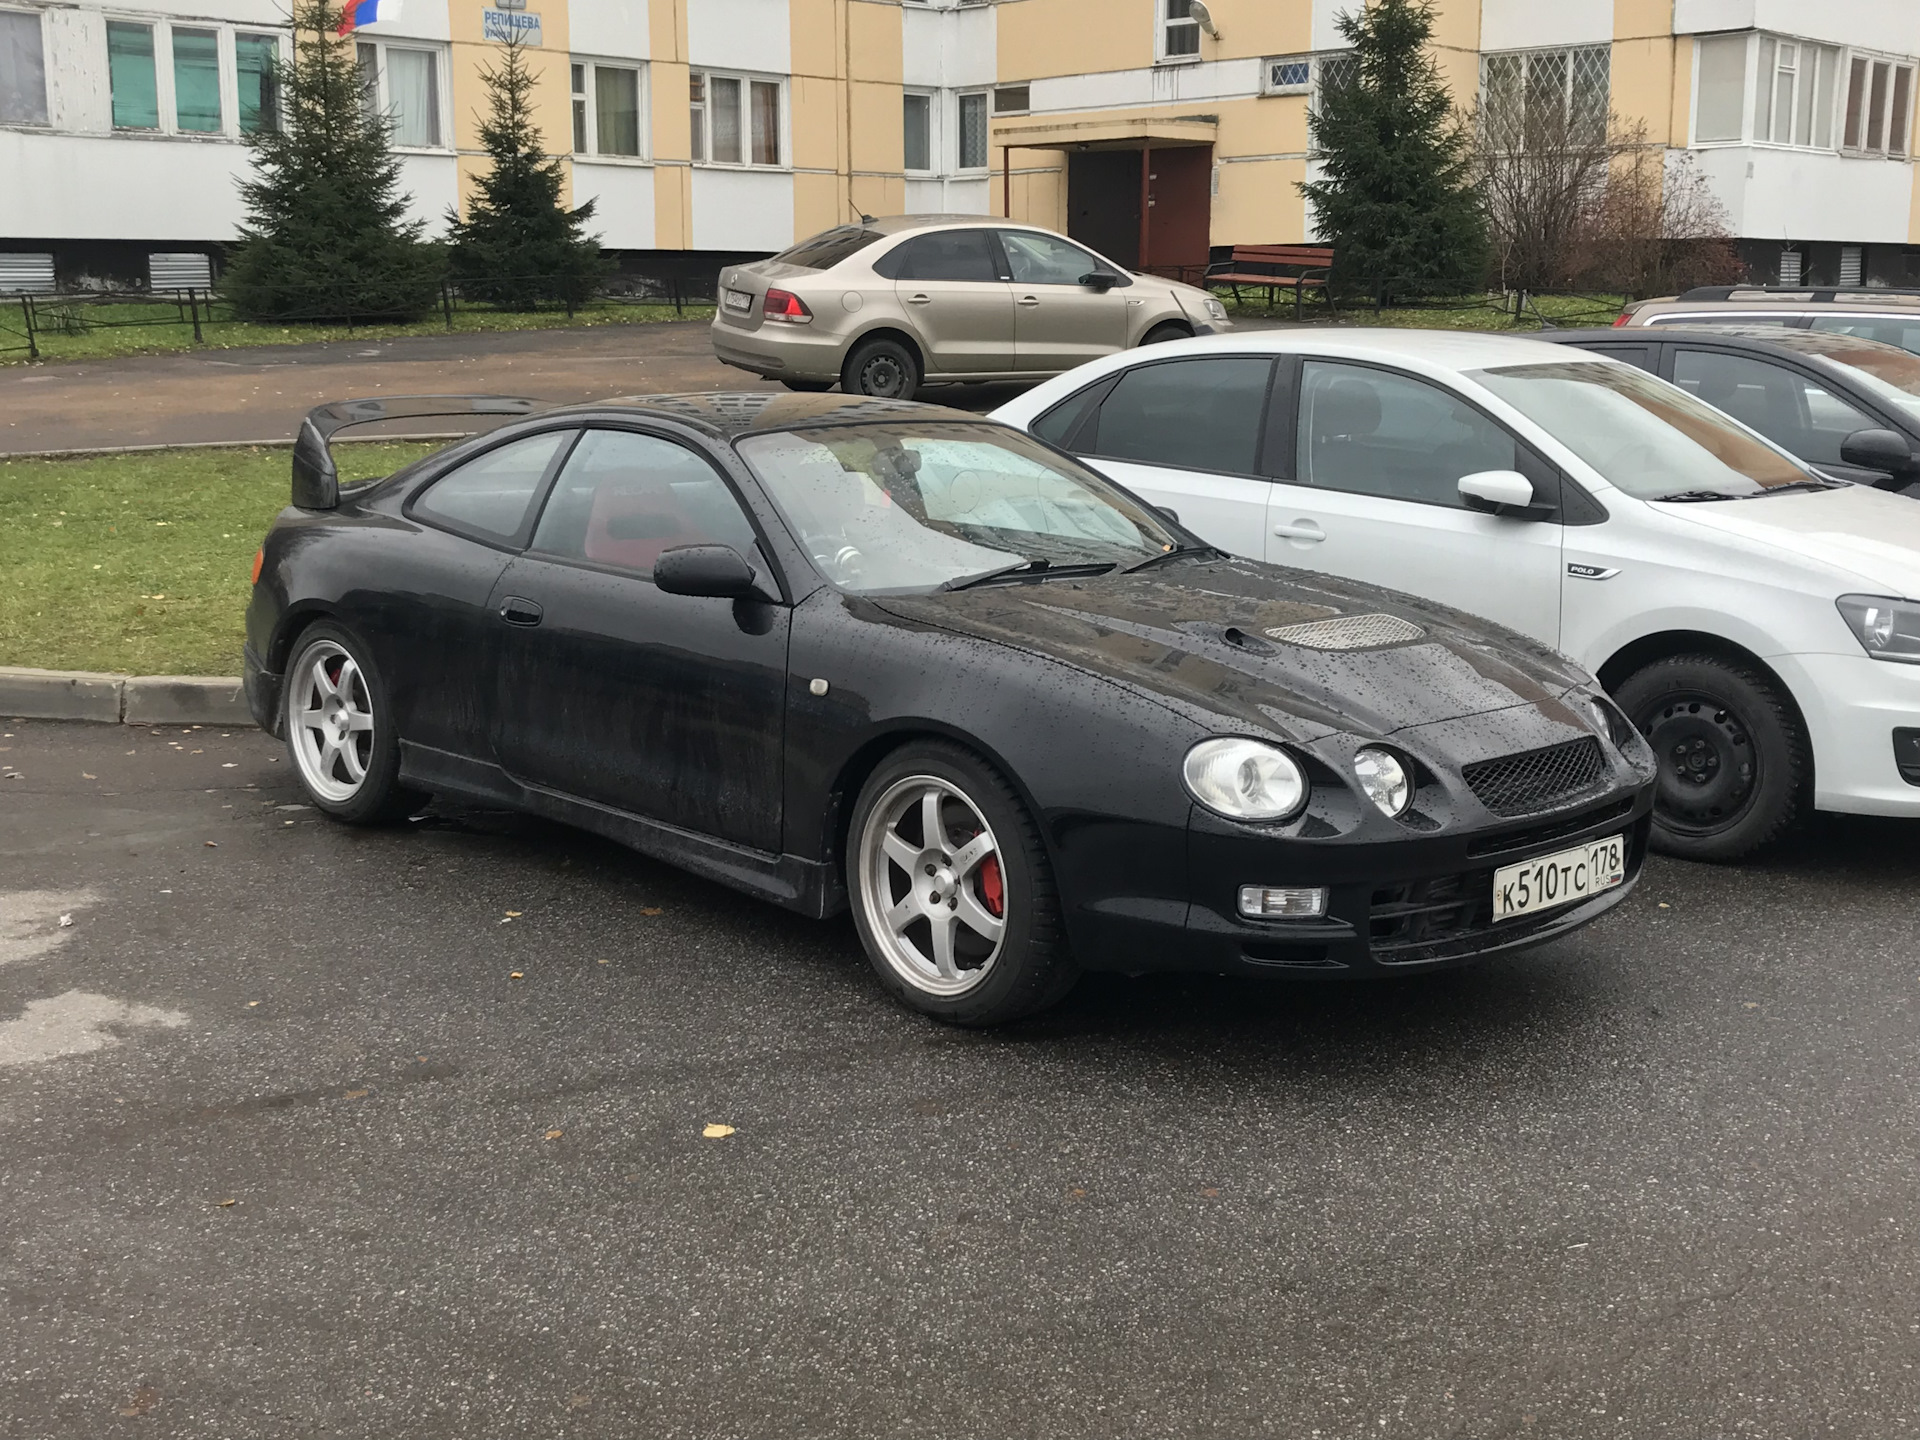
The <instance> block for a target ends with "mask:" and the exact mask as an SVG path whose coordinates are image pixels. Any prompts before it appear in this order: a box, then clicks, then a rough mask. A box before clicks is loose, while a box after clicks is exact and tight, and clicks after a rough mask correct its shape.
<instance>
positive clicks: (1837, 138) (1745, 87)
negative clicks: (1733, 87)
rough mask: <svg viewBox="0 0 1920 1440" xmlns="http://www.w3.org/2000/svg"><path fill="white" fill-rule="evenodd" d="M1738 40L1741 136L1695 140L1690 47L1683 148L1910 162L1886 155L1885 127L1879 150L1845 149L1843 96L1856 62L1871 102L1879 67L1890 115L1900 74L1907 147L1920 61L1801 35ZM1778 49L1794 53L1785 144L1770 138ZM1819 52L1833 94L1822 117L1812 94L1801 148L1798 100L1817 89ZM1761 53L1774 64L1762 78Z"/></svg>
mask: <svg viewBox="0 0 1920 1440" xmlns="http://www.w3.org/2000/svg"><path fill="white" fill-rule="evenodd" d="M1713 38H1721V37H1713ZM1740 38H1741V39H1742V40H1744V41H1745V56H1746V69H1745V72H1744V78H1743V81H1742V86H1741V96H1740V133H1739V135H1738V136H1737V137H1733V138H1728V139H1716V140H1702V139H1701V138H1700V62H1701V54H1702V47H1701V46H1700V45H1695V46H1694V47H1693V84H1692V91H1693V98H1692V104H1691V106H1690V109H1691V112H1692V113H1691V114H1690V115H1689V116H1688V120H1687V135H1688V148H1690V149H1697V150H1713V149H1723V148H1727V147H1731V146H1739V145H1750V146H1756V147H1759V148H1761V149H1767V150H1797V151H1801V152H1802V153H1808V154H1815V155H1836V154H1838V155H1845V156H1847V157H1849V158H1850V159H1868V160H1885V159H1892V160H1900V161H1906V160H1911V159H1912V158H1913V157H1912V155H1911V154H1910V153H1896V152H1894V151H1892V150H1891V147H1890V146H1889V144H1888V143H1887V142H1888V141H1889V140H1890V139H1891V135H1892V126H1891V124H1890V123H1889V124H1888V125H1887V127H1886V133H1883V134H1882V136H1881V145H1880V147H1879V148H1878V149H1870V148H1868V147H1867V146H1866V145H1865V144H1864V143H1862V144H1859V145H1849V144H1847V134H1846V130H1847V95H1848V92H1849V90H1850V88H1851V86H1852V84H1853V65H1854V62H1855V61H1856V60H1859V61H1862V62H1864V63H1865V64H1866V66H1867V67H1868V68H1867V84H1868V86H1869V92H1868V98H1869V99H1871V86H1872V75H1873V69H1872V67H1873V66H1875V65H1878V64H1884V65H1887V66H1889V67H1891V70H1890V73H1889V76H1888V84H1887V96H1886V101H1885V104H1886V108H1887V110H1888V111H1891V109H1892V106H1893V100H1894V91H1895V84H1894V80H1895V76H1896V75H1897V73H1898V72H1899V71H1901V70H1905V71H1907V72H1908V75H1909V79H1908V82H1907V116H1906V122H1907V123H1906V129H1905V132H1904V136H1903V139H1904V141H1905V143H1907V144H1909V145H1910V144H1911V139H1912V128H1913V112H1914V106H1915V102H1916V99H1917V98H1920V61H1916V59H1915V57H1913V56H1911V55H1892V54H1888V53H1885V52H1883V51H1877V50H1863V49H1861V48H1859V47H1858V46H1851V47H1850V46H1844V45H1832V44H1828V43H1826V42H1824V41H1819V40H1809V39H1807V38H1806V37H1805V36H1802V35H1786V34H1782V33H1780V32H1779V31H1774V30H1750V31H1747V32H1746V33H1745V34H1744V35H1742V36H1741V37H1740ZM1783 45H1790V46H1793V47H1794V50H1795V53H1794V86H1793V102H1792V110H1793V114H1792V115H1790V117H1789V120H1788V129H1787V138H1786V139H1785V140H1776V139H1774V138H1773V137H1774V134H1775V133H1776V132H1777V129H1778V122H1779V116H1778V115H1777V114H1776V113H1775V112H1776V110H1777V108H1778V107H1777V105H1776V101H1777V98H1778V96H1777V93H1776V90H1775V84H1776V80H1777V77H1778V76H1779V74H1780V71H1781V65H1780V47H1781V46H1783ZM1768 47H1771V49H1770V50H1769V49H1768ZM1822 52H1824V53H1826V54H1828V55H1830V56H1832V58H1833V63H1834V67H1835V70H1834V79H1833V93H1832V95H1830V96H1829V97H1828V105H1827V109H1826V111H1825V112H1824V114H1823V113H1821V112H1820V111H1819V92H1818V90H1817V89H1816V91H1815V93H1814V103H1813V112H1812V118H1811V124H1810V127H1809V133H1808V136H1807V139H1806V141H1805V143H1802V142H1800V141H1798V140H1796V139H1794V138H1793V137H1794V134H1795V128H1796V127H1797V125H1798V111H1799V106H1800V99H1801V96H1802V95H1803V94H1804V88H1803V87H1805V86H1807V85H1817V84H1818V70H1817V64H1818V62H1817V60H1816V59H1815V58H1814V57H1815V56H1816V55H1818V54H1819V53H1822ZM1763 53H1770V54H1771V56H1772V59H1773V63H1772V65H1771V67H1770V68H1769V69H1768V72H1767V73H1766V74H1765V75H1762V74H1761V73H1760V60H1761V56H1762V54H1763ZM1762 86H1765V87H1766V91H1765V94H1766V96H1767V121H1768V124H1767V133H1765V134H1762V133H1761V132H1760V124H1759V120H1760V100H1761V95H1762V89H1761V87H1762ZM1888 119H1889V121H1890V119H1891V117H1890V116H1889V117H1888ZM1823 120H1824V123H1825V126H1826V131H1827V143H1826V144H1824V145H1823V144H1821V143H1819V139H1818V137H1819V134H1820V130H1821V126H1822V122H1823ZM1869 128H1870V127H1869V126H1868V125H1867V124H1866V123H1865V122H1864V120H1863V123H1862V125H1861V139H1862V141H1864V140H1865V138H1866V135H1867V134H1868V132H1869Z"/></svg>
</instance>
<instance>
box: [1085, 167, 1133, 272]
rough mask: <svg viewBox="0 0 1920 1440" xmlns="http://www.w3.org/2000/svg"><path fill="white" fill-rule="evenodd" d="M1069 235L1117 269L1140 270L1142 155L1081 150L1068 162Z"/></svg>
mask: <svg viewBox="0 0 1920 1440" xmlns="http://www.w3.org/2000/svg"><path fill="white" fill-rule="evenodd" d="M1067 234H1069V235H1071V236H1072V237H1073V238H1074V239H1076V240H1078V241H1079V242H1080V243H1081V244H1082V245H1091V246H1092V247H1093V248H1094V249H1095V250H1098V251H1099V252H1100V253H1101V254H1102V255H1107V256H1111V257H1112V259H1113V262H1114V263H1115V264H1116V265H1124V266H1126V267H1127V269H1129V270H1137V269H1139V268H1140V152H1139V151H1138V150H1079V151H1073V152H1071V153H1069V154H1068V156H1067Z"/></svg>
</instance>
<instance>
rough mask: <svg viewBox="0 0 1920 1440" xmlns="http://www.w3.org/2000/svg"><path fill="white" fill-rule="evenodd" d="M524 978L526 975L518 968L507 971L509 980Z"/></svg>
mask: <svg viewBox="0 0 1920 1440" xmlns="http://www.w3.org/2000/svg"><path fill="white" fill-rule="evenodd" d="M526 978H527V977H526V976H524V975H522V974H521V973H520V972H519V971H518V970H512V971H509V972H508V973H507V979H509V980H524V979H526Z"/></svg>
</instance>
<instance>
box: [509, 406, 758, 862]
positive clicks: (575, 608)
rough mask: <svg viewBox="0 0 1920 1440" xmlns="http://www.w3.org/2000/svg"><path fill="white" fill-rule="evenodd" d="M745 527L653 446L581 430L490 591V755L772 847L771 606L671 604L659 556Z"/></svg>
mask: <svg viewBox="0 0 1920 1440" xmlns="http://www.w3.org/2000/svg"><path fill="white" fill-rule="evenodd" d="M756 540H757V537H756V535H755V532H754V529H753V525H752V523H751V522H750V521H749V520H748V519H747V517H746V515H745V513H744V512H743V511H742V510H741V508H740V503H739V501H738V500H736V499H735V498H734V495H733V492H732V491H731V490H730V489H729V488H728V487H727V484H726V482H725V481H724V480H722V479H721V477H720V475H719V474H718V473H717V472H716V471H715V470H714V469H713V467H712V466H710V465H709V464H708V463H707V462H706V461H705V460H704V459H702V458H701V457H700V456H698V455H696V454H695V453H694V452H693V451H691V450H689V449H686V448H685V447H683V446H681V445H678V444H676V443H674V442H673V441H670V440H666V439H663V438H661V437H658V436H654V435H643V434H637V433H634V432H631V431H625V430H589V431H587V432H586V434H585V435H584V436H583V437H582V439H581V441H580V443H579V445H577V446H576V447H574V451H573V453H572V454H571V455H570V456H569V457H568V458H567V463H566V466H565V468H564V469H563V470H562V471H561V472H560V478H559V479H558V480H557V481H556V482H555V483H554V487H553V494H552V497H551V498H550V499H549V500H548V502H547V505H546V509H545V510H544V511H543V512H542V514H541V516H540V523H539V526H538V528H537V529H536V530H535V532H534V536H533V545H532V548H531V549H530V550H529V551H528V552H527V553H526V554H524V555H522V556H521V557H520V558H518V559H516V560H515V561H514V562H513V563H512V564H511V565H509V566H508V567H507V570H506V573H505V574H504V575H502V576H501V577H500V580H499V583H498V584H497V585H496V586H495V587H494V594H493V609H494V611H495V614H496V621H495V623H496V624H497V625H498V627H499V633H500V634H501V636H502V639H503V643H502V646H501V656H502V660H501V665H500V671H499V684H498V690H497V694H496V699H495V710H496V721H495V732H494V753H495V755H496V756H497V758H498V759H499V761H500V763H501V764H502V765H503V766H505V767H506V769H507V772H508V773H509V774H511V775H513V776H514V777H515V778H517V779H520V780H525V781H529V782H531V783H533V784H536V785H541V786H545V787H547V788H549V789H552V790H558V791H561V792H563V793H565V794H568V795H574V796H578V797H580V798H582V799H587V800H593V801H597V802H599V803H600V804H603V805H611V806H613V807H615V808H617V809H620V810H625V811H628V812H630V813H633V814H637V815H645V816H648V817H650V818H652V819H656V820H664V821H666V822H667V823H669V824H672V825H678V826H680V827H682V828H684V829H687V830H693V831H697V832H699V833H700V834H703V835H712V836H717V837H719V838H721V839H724V840H731V841H734V842H735V843H737V844H741V845H749V846H752V847H753V848H755V849H758V850H769V851H778V850H779V848H780V819H781V808H780V796H781V785H782V776H783V771H782V745H783V736H784V726H785V713H786V670H787V626H788V616H789V611H788V610H787V608H786V607H785V606H783V605H769V604H762V603H760V602H758V601H746V600H741V601H732V600H715V599H705V598H700V597H696V596H691V595H667V594H663V593H662V592H661V591H659V590H658V589H656V588H655V587H654V583H653V580H652V578H651V577H652V571H653V564H654V561H655V560H657V559H658V558H659V557H660V553H661V552H662V551H663V550H666V549H668V548H670V547H672V546H675V545H697V544H717V545H730V546H732V547H734V548H735V549H737V550H739V551H740V552H741V554H743V555H745V556H747V557H748V558H749V559H750V560H751V561H752V562H753V563H754V564H755V565H756V566H760V565H762V561H761V560H760V558H759V557H758V556H757V553H756V550H755V543H756Z"/></svg>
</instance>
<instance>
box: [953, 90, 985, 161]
mask: <svg viewBox="0 0 1920 1440" xmlns="http://www.w3.org/2000/svg"><path fill="white" fill-rule="evenodd" d="M973 99H978V100H979V101H980V123H981V125H982V126H983V127H984V128H985V133H984V134H982V135H981V137H980V140H981V149H982V151H983V152H984V153H983V155H982V156H981V160H980V163H979V164H978V165H969V164H967V163H966V158H967V157H966V156H965V155H964V154H962V153H961V148H960V147H961V146H962V145H964V144H965V143H966V133H967V127H966V124H965V122H964V120H963V118H962V117H963V115H964V113H965V110H966V103H967V101H969V100H973ZM992 169H993V91H992V90H990V89H988V90H971V89H970V90H956V91H954V92H953V173H954V174H956V175H985V174H987V173H988V172H989V171H991V170H992Z"/></svg>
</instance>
